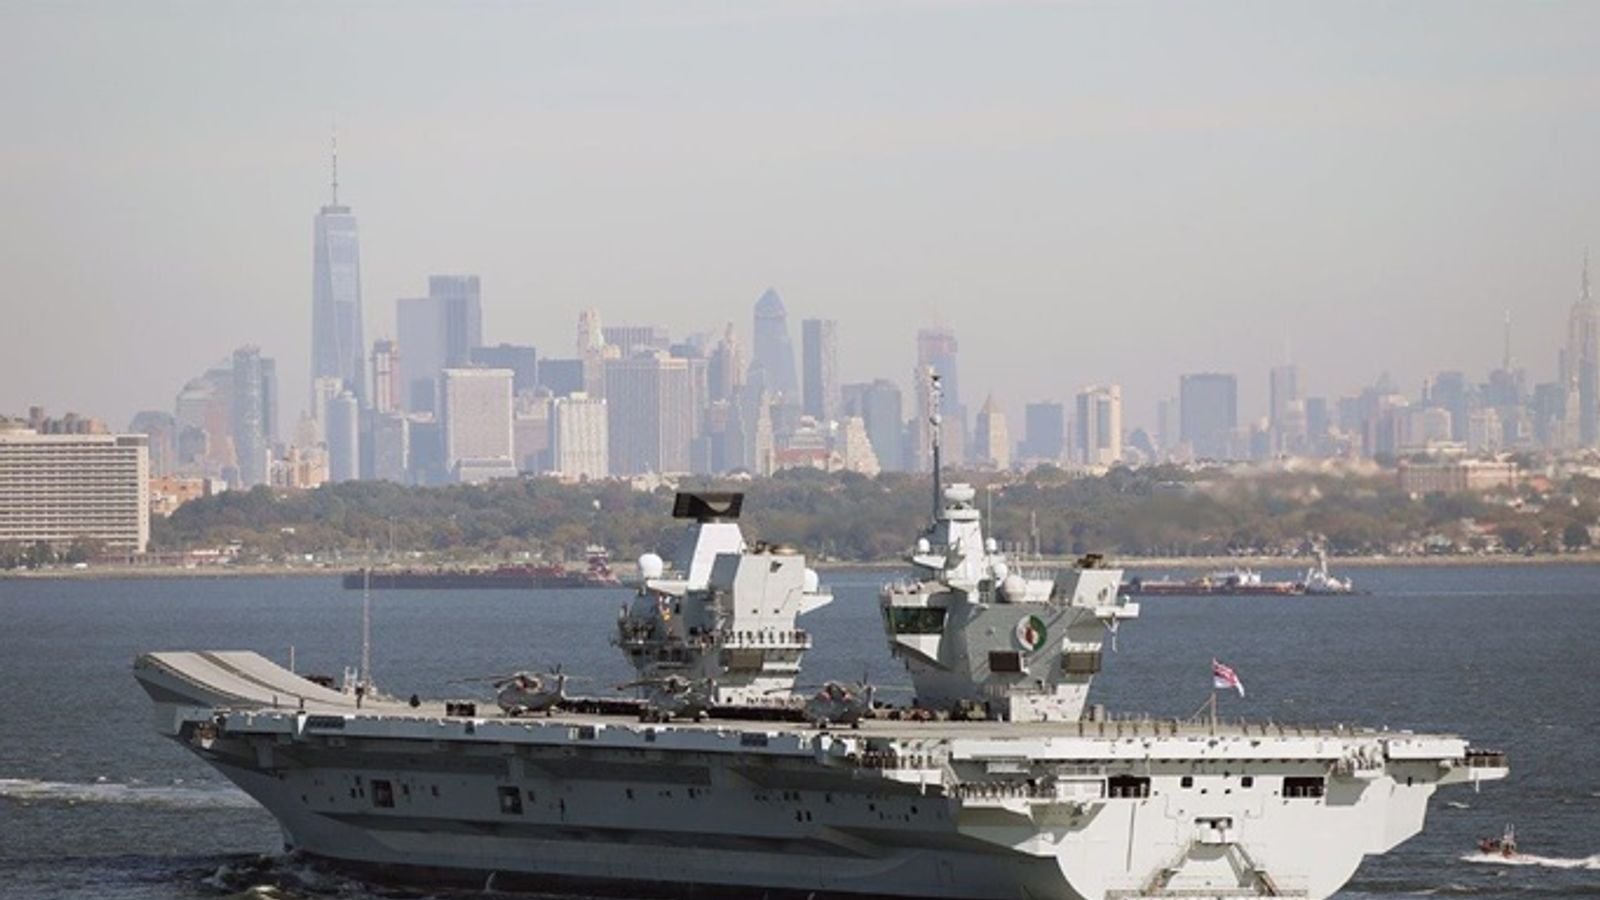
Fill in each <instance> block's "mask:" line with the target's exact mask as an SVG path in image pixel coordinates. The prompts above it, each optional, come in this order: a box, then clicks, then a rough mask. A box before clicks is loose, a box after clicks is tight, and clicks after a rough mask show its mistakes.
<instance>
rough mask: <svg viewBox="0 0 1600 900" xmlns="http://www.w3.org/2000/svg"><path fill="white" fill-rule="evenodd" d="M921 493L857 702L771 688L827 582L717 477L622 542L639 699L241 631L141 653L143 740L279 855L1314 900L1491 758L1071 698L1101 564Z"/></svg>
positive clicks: (586, 887) (1342, 732) (1093, 894)
mask: <svg viewBox="0 0 1600 900" xmlns="http://www.w3.org/2000/svg"><path fill="white" fill-rule="evenodd" d="M936 490H937V491H938V493H937V495H936V496H937V497H938V500H939V502H938V511H937V514H936V516H935V518H934V522H933V524H932V525H931V527H930V528H929V530H928V531H927V532H926V533H925V534H924V535H923V537H922V539H921V540H919V541H918V542H917V544H916V546H915V549H914V550H913V552H912V554H911V563H912V569H911V572H910V574H909V576H908V578H907V579H906V580H904V581H901V582H897V583H894V584H891V585H889V586H888V587H886V588H885V589H884V591H883V593H882V596H881V598H880V604H881V607H882V612H883V621H884V626H885V632H886V635H887V639H888V642H889V645H890V650H891V652H892V654H893V655H895V656H897V657H898V658H899V659H900V660H901V661H902V662H903V663H904V664H905V665H906V666H907V668H908V669H909V670H910V673H911V677H912V681H913V684H914V687H915V693H916V697H915V701H914V702H913V704H911V705H909V706H902V707H894V708H879V709H877V710H874V711H873V714H872V715H870V716H867V717H864V718H860V720H859V721H851V722H850V723H849V724H844V723H843V722H842V721H841V722H839V723H829V722H828V721H826V720H823V721H821V722H820V725H821V727H818V724H819V723H818V722H817V721H814V720H808V719H807V716H806V715H804V714H802V712H801V711H800V709H799V706H798V698H792V697H790V696H789V695H788V694H787V692H786V690H785V689H787V688H789V687H792V686H793V684H794V676H795V673H796V672H797V671H798V670H799V668H800V665H801V662H802V655H803V652H804V651H805V650H806V649H807V648H808V647H809V646H810V636H809V635H808V634H807V633H806V632H805V631H803V630H801V629H800V628H799V627H798V624H797V619H798V617H800V616H802V615H804V614H806V613H808V612H809V611H811V610H813V609H817V608H820V607H821V606H822V605H823V604H824V603H825V602H826V599H825V598H826V597H827V594H826V592H825V591H822V590H821V589H820V588H819V586H818V585H817V584H816V580H815V576H814V575H812V574H810V573H809V572H808V570H807V569H806V568H805V564H804V559H803V557H801V556H800V555H799V554H798V553H796V552H794V551H792V550H789V549H787V548H783V547H773V546H768V545H761V544H756V545H749V544H747V543H746V542H745V539H744V537H743V535H742V534H741V533H739V531H738V528H737V526H736V524H735V523H734V519H736V518H737V514H738V505H739V502H740V501H739V499H738V498H737V495H680V497H679V500H678V507H677V511H678V514H679V515H680V517H682V518H687V519H692V520H693V521H694V524H693V526H691V527H692V528H693V532H692V536H693V542H692V544H691V548H690V549H689V550H688V551H687V552H686V553H685V555H684V557H683V559H682V560H681V561H680V563H679V564H678V565H677V566H676V567H674V568H673V569H672V570H670V571H669V570H667V569H666V567H665V565H664V564H662V563H661V562H660V560H652V559H645V560H641V563H642V565H641V570H642V575H643V578H642V582H641V584H640V586H639V589H638V593H637V594H636V596H635V597H634V598H633V600H632V601H631V602H630V603H629V604H628V605H627V606H626V607H624V609H623V610H622V611H621V613H620V615H619V617H618V620H617V632H616V634H617V637H616V643H617V645H618V647H619V649H620V650H621V651H622V652H623V653H624V654H625V655H626V656H627V658H628V659H629V661H630V662H631V663H632V664H633V665H634V667H635V669H636V671H637V672H638V674H639V676H640V678H639V681H638V682H635V686H640V687H646V686H648V687H649V693H650V696H648V697H645V698H643V699H627V698H610V699H606V698H563V699H562V702H561V703H560V704H559V706H558V708H557V709H555V710H554V711H553V714H550V715H548V716H534V717H527V716H517V715H511V714H503V713H502V714H494V713H484V712H481V711H479V710H477V709H476V708H471V707H464V706H463V705H461V704H452V705H451V706H449V707H446V706H443V705H441V704H436V703H426V702H424V703H420V705H416V706H413V705H410V704H404V703H399V702H395V701H392V700H387V699H384V698H376V699H374V698H371V697H369V698H367V700H366V702H365V703H358V702H357V701H356V700H355V699H353V698H352V697H351V696H350V695H349V694H347V693H342V692H339V691H335V690H331V689H326V688H320V687H318V686H316V685H313V684H311V683H310V682H306V681H304V679H300V678H299V677H298V676H295V675H293V674H292V673H290V672H288V671H286V670H284V669H281V668H279V667H277V666H276V665H274V664H272V663H270V662H268V661H267V660H265V659H263V658H261V657H259V656H257V655H255V654H251V653H152V654H147V655H145V656H142V657H140V658H139V660H138V661H137V663H136V664H135V674H136V676H137V677H138V679H139V680H140V682H141V683H142V684H143V685H144V687H145V689H146V690H147V691H148V692H149V693H150V695H151V697H152V698H153V699H154V700H155V701H156V704H157V707H158V722H159V724H160V728H161V730H162V731H163V733H165V734H167V735H168V736H170V737H172V738H174V739H175V740H177V741H178V742H180V743H182V744H183V745H185V746H186V747H188V748H189V749H191V750H192V751H193V752H195V753H197V754H199V755H200V756H201V757H202V758H203V759H205V760H206V761H207V762H209V763H211V764H212V765H213V766H215V767H216V768H217V769H218V770H219V771H220V772H222V773H223V774H224V775H226V776H227V777H228V778H230V779H231V780H232V781H234V782H235V783H236V784H238V785H239V786H240V787H241V788H243V789H244V790H245V791H246V792H247V793H249V794H250V795H251V796H253V797H255V798H256V799H257V800H258V801H259V802H260V803H261V804H262V805H263V806H265V807H266V808H267V809H268V810H269V811H271V812H272V814H273V815H274V816H275V817H276V818H277V819H278V821H279V823H280V824H281V825H282V828H283V834H284V841H285V846H286V847H288V848H290V849H292V850H295V851H299V852H302V853H305V854H309V855H311V856H313V857H316V858H320V859H324V860H330V861H333V862H335V863H338V864H342V865H345V866H349V867H353V868H356V869H359V870H368V871H374V872H377V873H379V874H381V875H382V876H384V877H388V878H396V877H401V878H407V879H434V878H447V879H454V880H460V881H464V882H468V883H473V884H478V885H482V884H484V883H489V884H492V885H493V886H494V887H495V888H497V889H511V888H517V887H527V888H532V889H538V890H552V889H562V890H578V891H590V890H606V891H623V892H626V893H628V894H629V895H630V896H642V895H647V894H649V895H654V894H696V895H704V894H707V893H718V892H726V893H729V894H731V895H738V896H752V895H753V894H754V892H756V891H759V892H761V893H762V895H764V896H773V897H776V896H793V897H796V898H800V897H813V896H828V895H840V896H850V895H854V896H861V895H878V896H896V897H949V898H985V900H988V898H993V900H1001V898H1005V900H1042V898H1060V900H1132V898H1176V897H1183V898H1241V897H1262V896H1277V897H1305V898H1321V897H1328V896H1330V895H1332V894H1333V893H1334V892H1335V891H1337V890H1338V889H1339V887H1340V886H1341V885H1343V884H1344V883H1345V882H1346V881H1347V880H1348V879H1349V878H1350V877H1351V875H1352V874H1353V873H1354V872H1355V870H1356V868H1357V866H1359V865H1360V863H1361V860H1362V859H1363V857H1365V856H1367V855H1370V854H1377V853H1383V852H1385V851H1388V850H1390V849H1392V848H1393V847H1394V846H1396V845H1397V844H1399V843H1400V842H1401V841H1403V840H1405V839H1406V838H1408V837H1410V836H1411V835H1413V834H1415V833H1416V832H1417V831H1418V830H1419V829H1420V828H1421V827H1422V823H1423V817H1424V813H1425V811H1426V808H1427V802H1428V799H1429V798H1430V797H1431V796H1432V794H1433V792H1434V790H1435V789H1436V788H1437V787H1438V786H1440V785H1447V784H1458V783H1468V782H1479V781H1486V780H1492V779H1497V778H1502V777H1504V776H1505V775H1506V774H1507V771H1508V769H1507V763H1506V758H1505V756H1504V755H1503V754H1499V753H1495V752H1491V751H1482V750H1476V749H1473V748H1470V747H1469V746H1468V744H1467V742H1466V741H1465V740H1464V739H1462V738H1459V737H1456V736H1451V735H1420V734H1412V733H1409V732H1391V731H1383V730H1362V729H1350V728H1345V727H1333V728H1318V727H1291V726H1285V725H1277V724H1225V723H1219V722H1216V721H1215V720H1211V721H1200V722H1174V721H1156V720H1152V719H1147V718H1137V719H1129V718H1110V717H1106V716H1103V715H1099V714H1097V715H1095V716H1093V717H1092V718H1085V717H1084V715H1083V713H1084V710H1085V702H1086V699H1087V695H1088V690H1089V686H1090V681H1091V679H1092V678H1093V676H1094V675H1095V673H1096V672H1097V671H1098V670H1099V668H1100V666H1099V654H1100V652H1101V644H1102V641H1103V639H1104V636H1105V635H1106V634H1107V633H1109V632H1110V631H1111V630H1112V629H1114V628H1116V627H1117V626H1118V625H1119V624H1120V623H1123V622H1126V621H1128V620H1130V619H1133V618H1135V617H1136V616H1137V614H1138V607H1137V605H1135V604H1133V603H1131V602H1129V601H1128V600H1127V599H1126V598H1124V597H1122V596H1120V592H1119V591H1118V589H1117V586H1118V585H1119V583H1120V579H1121V574H1122V573H1121V572H1119V571H1117V570H1114V569H1108V568H1103V567H1102V566H1101V565H1100V562H1099V560H1098V559H1096V558H1094V557H1086V558H1084V559H1083V560H1081V561H1080V562H1079V563H1078V565H1076V566H1074V567H1073V568H1071V569H1069V570H1067V571H1064V572H1060V573H1056V574H1055V575H1054V576H1053V577H1042V576H1040V577H1030V576H1029V575H1027V574H1024V573H1022V572H1020V571H1016V570H1014V569H1013V567H1012V564H1011V563H1010V562H1009V561H1008V560H1007V559H1006V558H1005V557H1003V556H1002V555H1001V554H999V553H998V552H997V546H996V545H995V544H993V543H991V542H989V541H988V540H987V539H986V538H985V536H984V535H983V532H982V527H981V520H980V516H979V514H978V511H977V509H976V508H975V507H974V505H973V503H972V500H973V496H974V494H973V491H972V489H971V488H970V487H968V486H965V485H951V486H950V487H949V488H948V489H945V488H942V487H939V488H936ZM697 685H698V687H697ZM689 697H692V698H693V699H692V701H690V700H685V699H684V698H689ZM673 701H676V702H673ZM851 726H854V727H851Z"/></svg>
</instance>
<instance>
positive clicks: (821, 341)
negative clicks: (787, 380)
mask: <svg viewBox="0 0 1600 900" xmlns="http://www.w3.org/2000/svg"><path fill="white" fill-rule="evenodd" d="M838 331H839V323H838V322H835V321H834V320H832V319H806V320H804V321H802V322H801V323H800V359H801V365H800V370H801V373H802V382H803V383H802V385H801V394H802V396H803V398H804V401H803V406H804V409H805V414H806V415H808V416H811V417H813V418H815V419H816V420H817V421H818V422H831V421H833V420H835V419H837V418H839V335H838Z"/></svg>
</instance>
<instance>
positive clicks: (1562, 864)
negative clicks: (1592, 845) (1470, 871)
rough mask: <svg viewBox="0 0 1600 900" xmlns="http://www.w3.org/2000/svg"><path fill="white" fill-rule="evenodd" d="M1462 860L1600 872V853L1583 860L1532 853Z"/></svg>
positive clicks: (1475, 855)
mask: <svg viewBox="0 0 1600 900" xmlns="http://www.w3.org/2000/svg"><path fill="white" fill-rule="evenodd" d="M1461 860H1462V861H1463V862H1469V863H1480V864H1482V865H1489V866H1543V867H1544V868H1547V869H1579V870H1584V871H1591V872H1595V871H1600V853H1596V854H1595V855H1594V856H1586V857H1583V858H1582V859H1563V858H1561V857H1558V856H1535V855H1533V854H1531V853H1519V854H1517V855H1516V856H1501V855H1500V854H1498V853H1468V854H1467V855H1466V856H1463V857H1461Z"/></svg>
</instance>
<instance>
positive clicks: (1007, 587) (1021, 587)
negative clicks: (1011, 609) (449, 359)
mask: <svg viewBox="0 0 1600 900" xmlns="http://www.w3.org/2000/svg"><path fill="white" fill-rule="evenodd" d="M1000 593H1002V594H1004V595H1005V596H1006V599H1007V600H1010V601H1012V602H1016V601H1018V600H1022V599H1023V598H1025V597H1027V596H1028V579H1026V578H1023V577H1022V576H1021V575H1007V576H1006V578H1005V581H1003V582H1001V583H1000Z"/></svg>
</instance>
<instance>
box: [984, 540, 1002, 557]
mask: <svg viewBox="0 0 1600 900" xmlns="http://www.w3.org/2000/svg"><path fill="white" fill-rule="evenodd" d="M983 549H985V550H987V551H989V552H990V553H998V552H999V551H1000V542H999V541H997V540H995V539H994V538H984V540H983Z"/></svg>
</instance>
